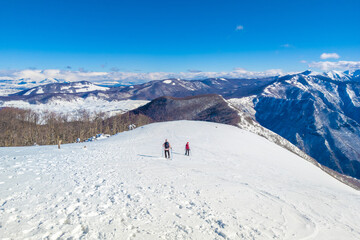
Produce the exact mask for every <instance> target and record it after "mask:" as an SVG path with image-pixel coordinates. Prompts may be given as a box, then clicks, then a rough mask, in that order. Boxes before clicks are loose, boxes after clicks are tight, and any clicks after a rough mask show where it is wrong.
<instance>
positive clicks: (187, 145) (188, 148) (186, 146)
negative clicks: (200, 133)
mask: <svg viewBox="0 0 360 240" xmlns="http://www.w3.org/2000/svg"><path fill="white" fill-rule="evenodd" d="M185 155H187V156H189V155H190V146H189V142H187V143H186V145H185Z"/></svg>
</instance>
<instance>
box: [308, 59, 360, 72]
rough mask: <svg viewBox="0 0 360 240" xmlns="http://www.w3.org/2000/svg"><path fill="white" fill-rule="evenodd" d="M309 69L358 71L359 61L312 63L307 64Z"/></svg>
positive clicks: (359, 67)
mask: <svg viewBox="0 0 360 240" xmlns="http://www.w3.org/2000/svg"><path fill="white" fill-rule="evenodd" d="M309 67H311V68H318V69H321V70H323V71H329V70H353V69H360V61H358V62H357V61H338V62H329V61H323V62H312V63H310V64H309Z"/></svg>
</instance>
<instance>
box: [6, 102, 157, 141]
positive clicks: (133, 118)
mask: <svg viewBox="0 0 360 240" xmlns="http://www.w3.org/2000/svg"><path fill="white" fill-rule="evenodd" d="M68 119H69V117H68V116H66V115H60V114H56V113H53V112H46V113H42V114H41V115H40V114H38V113H36V112H34V111H32V110H25V109H18V108H7V107H6V108H2V109H0V147H9V146H30V145H34V144H38V145H55V144H57V143H58V141H59V140H61V142H62V143H72V142H75V141H76V139H77V138H80V139H81V140H82V141H83V140H85V139H88V138H90V137H92V136H95V135H96V134H98V133H105V134H110V135H113V134H116V133H118V132H123V131H126V130H128V126H129V125H130V124H135V125H136V126H142V125H145V124H148V123H151V122H152V120H151V119H150V118H149V117H147V116H145V115H143V114H135V113H132V112H127V113H124V114H119V115H116V116H113V117H107V116H106V114H104V113H96V114H95V116H92V117H90V114H89V113H88V112H86V111H82V112H80V113H79V116H78V117H77V120H72V121H69V120H68Z"/></svg>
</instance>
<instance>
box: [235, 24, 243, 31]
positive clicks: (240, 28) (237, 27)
mask: <svg viewBox="0 0 360 240" xmlns="http://www.w3.org/2000/svg"><path fill="white" fill-rule="evenodd" d="M235 30H236V31H240V30H244V26H243V25H237V26H236V28H235Z"/></svg>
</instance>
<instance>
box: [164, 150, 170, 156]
mask: <svg viewBox="0 0 360 240" xmlns="http://www.w3.org/2000/svg"><path fill="white" fill-rule="evenodd" d="M165 158H170V152H169V149H165Z"/></svg>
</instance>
